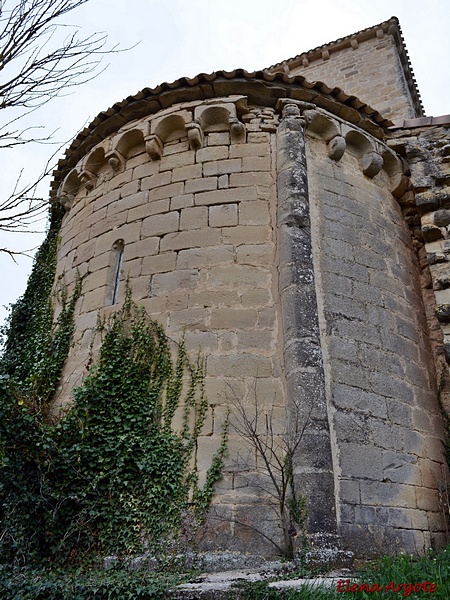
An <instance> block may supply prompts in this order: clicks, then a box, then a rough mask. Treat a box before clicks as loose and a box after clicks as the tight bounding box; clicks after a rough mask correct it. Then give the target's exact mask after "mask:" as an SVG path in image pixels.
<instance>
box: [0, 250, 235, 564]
mask: <svg viewBox="0 0 450 600" xmlns="http://www.w3.org/2000/svg"><path fill="white" fill-rule="evenodd" d="M48 256H51V254H50V252H49V254H48ZM47 293H48V296H47V298H45V297H44V298H43V296H44V294H43V293H42V295H40V296H38V297H39V301H40V302H41V304H40V308H41V312H40V313H39V311H37V313H36V314H38V315H39V318H37V319H36V321H35V331H34V338H33V340H34V341H33V345H30V344H28V343H27V341H26V340H24V342H23V343H21V344H18V345H17V348H18V350H17V355H19V354H21V356H23V357H25V361H24V362H25V363H26V365H24V366H23V368H22V369H20V370H19V371H18V372H17V373H18V376H17V375H15V372H14V371H12V369H11V365H12V359H11V358H10V357H8V358H7V359H6V360H5V363H4V368H3V375H2V380H1V382H0V383H1V385H0V405H1V408H0V418H1V425H0V441H1V449H2V478H1V484H0V500H1V511H2V512H1V518H2V531H1V536H0V539H1V544H2V548H1V550H2V555H3V557H4V559H5V558H6V560H7V561H8V562H12V561H15V562H16V563H19V564H30V563H33V561H34V562H36V561H41V562H42V561H44V562H45V561H49V560H50V561H52V562H54V561H57V562H61V563H63V564H68V563H78V562H80V561H84V560H88V559H93V558H94V557H99V556H104V555H106V554H111V553H114V554H115V555H119V556H129V555H133V554H136V553H139V552H143V551H149V550H151V551H153V552H155V551H159V552H162V551H163V550H167V548H168V547H169V546H170V544H172V546H174V545H176V544H180V543H184V542H189V541H190V540H191V539H192V538H193V537H194V536H195V532H196V530H197V528H198V526H199V525H200V524H201V523H202V521H203V519H204V518H205V515H206V512H207V510H208V507H209V504H210V501H211V498H212V494H213V490H214V483H215V481H217V479H218V478H219V477H220V473H221V466H222V457H223V455H224V453H225V448H226V431H225V432H224V436H223V440H222V444H221V446H220V448H219V449H218V453H217V454H216V456H215V457H213V459H212V463H211V468H210V470H209V472H208V473H207V476H206V483H205V485H204V486H203V488H201V489H200V488H199V486H198V473H197V468H196V453H197V442H198V437H199V435H200V431H201V428H202V425H203V423H204V420H205V416H206V411H207V402H206V399H205V396H204V390H203V379H204V373H203V363H202V360H201V359H200V358H199V359H198V360H197V361H196V362H195V363H192V362H191V361H190V360H189V358H188V356H187V353H186V350H185V347H184V343H181V344H179V345H178V346H177V351H176V356H175V358H174V359H173V358H172V354H173V352H172V350H171V342H170V340H169V339H168V338H167V336H166V335H165V333H164V331H163V329H162V328H161V326H160V325H158V324H157V323H156V322H155V321H151V320H149V319H148V317H147V315H146V313H145V312H144V311H143V310H140V309H138V308H137V307H136V306H135V305H134V304H133V302H132V301H131V299H130V297H129V294H128V297H127V300H126V302H125V304H124V306H123V308H122V310H120V311H118V312H117V313H115V314H114V315H113V316H112V318H111V320H110V321H109V322H108V323H106V324H103V325H102V327H101V330H102V333H103V336H104V339H103V343H102V346H101V348H100V351H99V357H98V362H97V364H96V365H95V366H93V367H91V372H90V374H89V375H88V376H87V377H86V379H85V381H84V383H83V385H82V386H81V387H79V388H77V389H76V390H75V391H74V401H73V404H72V406H71V408H70V410H69V411H68V413H67V414H66V415H65V416H64V417H63V418H62V419H60V420H59V421H58V422H57V423H52V422H51V420H50V419H49V418H48V417H49V414H51V398H52V394H53V393H54V391H55V390H56V388H57V385H58V381H59V377H60V374H61V370H62V367H63V365H64V360H65V357H66V356H67V352H68V350H69V345H70V337H71V333H72V329H73V311H74V306H75V302H76V298H77V294H78V293H79V286H77V288H76V290H75V294H74V295H73V296H72V298H71V299H70V300H68V299H67V297H64V296H63V297H62V306H63V308H62V311H61V312H60V316H59V317H58V319H57V321H56V323H53V321H52V319H50V318H49V311H51V302H50V294H49V292H48V289H47ZM11 347H12V346H7V349H6V351H7V352H8V350H9V349H10V348H11ZM175 421H177V425H176V426H175V425H174V423H175Z"/></svg>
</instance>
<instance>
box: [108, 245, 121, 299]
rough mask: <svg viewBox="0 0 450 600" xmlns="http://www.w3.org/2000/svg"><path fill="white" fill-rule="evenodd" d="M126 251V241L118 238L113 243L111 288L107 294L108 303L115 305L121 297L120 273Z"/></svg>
mask: <svg viewBox="0 0 450 600" xmlns="http://www.w3.org/2000/svg"><path fill="white" fill-rule="evenodd" d="M124 251H125V243H124V241H123V240H116V241H115V242H114V244H113V245H112V253H113V258H112V263H111V275H110V279H109V290H108V294H107V299H106V300H107V301H106V304H107V305H111V306H113V305H114V304H117V303H118V299H119V288H120V274H121V271H122V264H123V255H124Z"/></svg>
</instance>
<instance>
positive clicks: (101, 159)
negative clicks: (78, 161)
mask: <svg viewBox="0 0 450 600" xmlns="http://www.w3.org/2000/svg"><path fill="white" fill-rule="evenodd" d="M107 151H108V146H105V145H101V146H99V147H97V148H95V149H94V150H92V151H91V152H90V153H89V154H88V155H87V157H86V159H85V160H84V161H83V163H82V166H81V172H84V171H86V172H88V173H91V174H92V175H97V173H98V172H99V171H100V169H101V168H102V167H103V166H104V165H105V164H106V158H105V154H106V153H107Z"/></svg>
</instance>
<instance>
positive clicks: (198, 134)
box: [186, 123, 205, 150]
mask: <svg viewBox="0 0 450 600" xmlns="http://www.w3.org/2000/svg"><path fill="white" fill-rule="evenodd" d="M186 129H187V135H188V140H189V146H190V148H191V150H198V149H199V148H202V147H203V140H204V137H205V136H204V134H203V131H202V128H201V127H200V125H199V124H198V123H188V124H187V125H186Z"/></svg>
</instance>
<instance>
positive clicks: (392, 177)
mask: <svg viewBox="0 0 450 600" xmlns="http://www.w3.org/2000/svg"><path fill="white" fill-rule="evenodd" d="M381 154H382V157H383V169H384V171H385V172H386V173H387V175H388V177H389V181H390V183H391V192H392V195H393V196H394V198H396V199H397V200H398V199H399V198H401V197H402V196H403V194H404V193H405V192H406V190H407V189H408V187H409V179H408V177H406V175H405V174H404V169H403V162H402V159H401V158H400V157H399V156H397V154H395V152H393V151H392V150H390V149H389V148H388V147H384V148H383V149H382V151H381Z"/></svg>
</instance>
